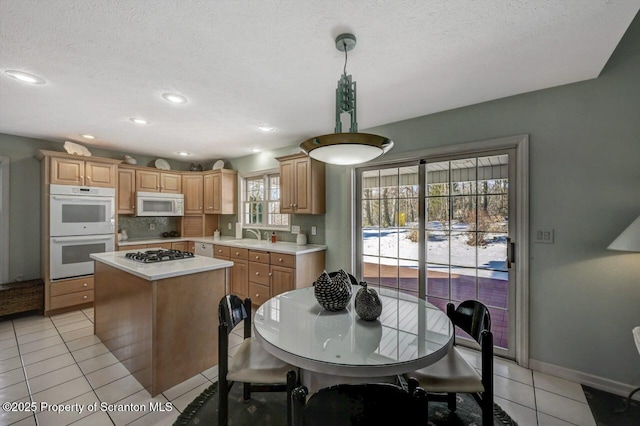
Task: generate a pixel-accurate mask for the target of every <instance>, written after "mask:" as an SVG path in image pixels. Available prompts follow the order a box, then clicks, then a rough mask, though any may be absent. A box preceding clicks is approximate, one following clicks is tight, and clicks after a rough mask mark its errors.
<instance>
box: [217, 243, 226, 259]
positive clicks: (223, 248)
mask: <svg viewBox="0 0 640 426" xmlns="http://www.w3.org/2000/svg"><path fill="white" fill-rule="evenodd" d="M213 257H223V258H225V259H228V258H229V247H227V246H218V245H214V246H213Z"/></svg>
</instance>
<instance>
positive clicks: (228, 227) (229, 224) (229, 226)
mask: <svg viewBox="0 0 640 426" xmlns="http://www.w3.org/2000/svg"><path fill="white" fill-rule="evenodd" d="M227 229H228V230H229V231H231V222H229V223H227Z"/></svg>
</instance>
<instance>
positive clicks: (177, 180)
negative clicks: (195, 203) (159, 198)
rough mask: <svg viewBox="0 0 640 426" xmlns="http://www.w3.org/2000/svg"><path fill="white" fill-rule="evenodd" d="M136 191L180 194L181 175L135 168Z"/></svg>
mask: <svg viewBox="0 0 640 426" xmlns="http://www.w3.org/2000/svg"><path fill="white" fill-rule="evenodd" d="M136 191H142V192H166V193H169V194H181V193H182V175H181V174H179V173H165V172H156V171H153V170H140V169H139V170H136Z"/></svg>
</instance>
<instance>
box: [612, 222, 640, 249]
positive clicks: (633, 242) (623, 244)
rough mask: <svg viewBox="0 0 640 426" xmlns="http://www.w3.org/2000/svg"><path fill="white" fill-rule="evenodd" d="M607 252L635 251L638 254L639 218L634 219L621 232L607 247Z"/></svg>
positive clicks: (639, 237) (639, 238)
mask: <svg viewBox="0 0 640 426" xmlns="http://www.w3.org/2000/svg"><path fill="white" fill-rule="evenodd" d="M607 249H608V250H621V251H637V252H640V216H638V217H637V218H636V220H634V221H633V222H631V225H629V226H627V229H625V230H624V231H622V234H620V235H619V236H618V238H616V239H615V240H613V242H612V243H611V244H609V247H607Z"/></svg>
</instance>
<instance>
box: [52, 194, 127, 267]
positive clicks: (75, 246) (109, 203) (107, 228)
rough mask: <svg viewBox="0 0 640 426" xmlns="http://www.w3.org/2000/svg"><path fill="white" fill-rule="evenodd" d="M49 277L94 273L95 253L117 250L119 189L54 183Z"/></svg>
mask: <svg viewBox="0 0 640 426" xmlns="http://www.w3.org/2000/svg"><path fill="white" fill-rule="evenodd" d="M49 197H50V200H49V208H50V215H49V235H50V243H49V265H50V266H49V267H50V271H49V276H50V278H51V279H52V280H57V279H65V278H72V277H77V276H82V275H91V274H93V259H91V258H90V257H89V255H90V254H92V253H102V252H107V251H114V249H115V189H114V188H97V187H86V186H70V185H54V184H52V185H50V195H49Z"/></svg>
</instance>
